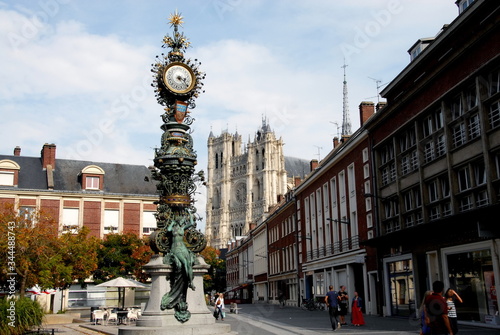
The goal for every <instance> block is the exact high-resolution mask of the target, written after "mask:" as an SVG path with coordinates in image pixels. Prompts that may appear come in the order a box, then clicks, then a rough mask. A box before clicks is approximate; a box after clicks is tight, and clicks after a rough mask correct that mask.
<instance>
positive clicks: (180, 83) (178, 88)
mask: <svg viewBox="0 0 500 335" xmlns="http://www.w3.org/2000/svg"><path fill="white" fill-rule="evenodd" d="M163 82H164V83H165V86H166V87H167V88H168V89H169V90H170V91H172V92H173V93H177V94H185V93H189V92H190V91H191V90H192V89H193V87H194V84H195V76H194V74H193V71H192V70H191V69H190V68H189V67H188V66H187V65H185V64H183V63H180V62H174V63H171V64H169V65H168V66H167V68H166V69H165V72H164V74H163Z"/></svg>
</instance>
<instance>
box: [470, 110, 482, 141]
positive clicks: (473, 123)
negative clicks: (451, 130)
mask: <svg viewBox="0 0 500 335" xmlns="http://www.w3.org/2000/svg"><path fill="white" fill-rule="evenodd" d="M479 135H481V128H480V124H479V114H474V115H472V116H471V117H470V119H469V138H470V139H473V138H476V137H479Z"/></svg>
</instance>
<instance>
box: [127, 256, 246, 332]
mask: <svg viewBox="0 0 500 335" xmlns="http://www.w3.org/2000/svg"><path fill="white" fill-rule="evenodd" d="M198 262H199V265H195V266H193V274H194V285H195V287H196V290H194V291H193V290H191V289H190V288H188V291H187V298H186V302H187V303H188V310H189V312H191V318H190V319H189V320H188V321H186V322H184V323H181V322H179V321H178V320H177V319H176V318H175V316H174V313H175V311H174V310H173V309H166V310H164V311H162V310H161V309H160V304H161V299H162V297H163V295H164V294H165V293H167V292H169V291H170V281H169V280H168V279H167V278H168V277H169V275H170V273H171V272H172V267H171V266H170V265H165V264H163V257H161V256H159V255H154V256H153V257H152V258H151V261H150V262H149V263H148V264H146V265H144V270H145V271H146V272H147V273H149V274H150V275H151V280H152V285H151V293H150V296H149V301H148V303H147V304H146V308H145V309H144V311H143V312H142V315H141V317H140V318H139V320H137V323H136V326H135V327H134V326H130V327H122V328H120V329H119V332H118V334H119V335H136V334H137V335H160V334H161V335H166V334H172V335H174V334H175V335H178V334H179V335H180V334H182V335H191V334H192V335H210V334H237V333H234V332H231V326H230V325H229V324H224V323H221V322H219V323H216V322H215V318H214V317H213V315H212V311H211V310H210V309H208V307H207V304H206V302H205V295H204V293H203V275H204V274H205V273H207V272H208V269H209V268H210V266H209V265H207V264H206V263H205V260H204V259H203V258H202V257H198Z"/></svg>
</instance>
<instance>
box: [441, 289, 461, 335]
mask: <svg viewBox="0 0 500 335" xmlns="http://www.w3.org/2000/svg"><path fill="white" fill-rule="evenodd" d="M444 297H445V299H446V304H447V305H448V319H449V320H450V325H451V330H453V334H456V333H458V316H457V309H456V307H455V301H458V302H459V303H462V302H463V300H462V298H460V296H459V295H458V293H457V292H455V290H453V289H451V288H449V289H447V290H446V293H445V294H444Z"/></svg>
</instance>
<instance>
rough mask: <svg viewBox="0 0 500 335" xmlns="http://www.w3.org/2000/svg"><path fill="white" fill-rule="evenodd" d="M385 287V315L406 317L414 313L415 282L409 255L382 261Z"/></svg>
mask: <svg viewBox="0 0 500 335" xmlns="http://www.w3.org/2000/svg"><path fill="white" fill-rule="evenodd" d="M384 269H385V278H386V286H385V287H388V288H389V289H388V290H387V291H386V301H387V302H388V304H387V305H386V314H387V315H391V316H405V317H408V316H410V315H412V314H413V313H415V310H416V308H417V307H416V303H415V281H414V277H413V261H412V258H411V254H407V255H400V256H397V257H390V258H386V259H385V260H384Z"/></svg>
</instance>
